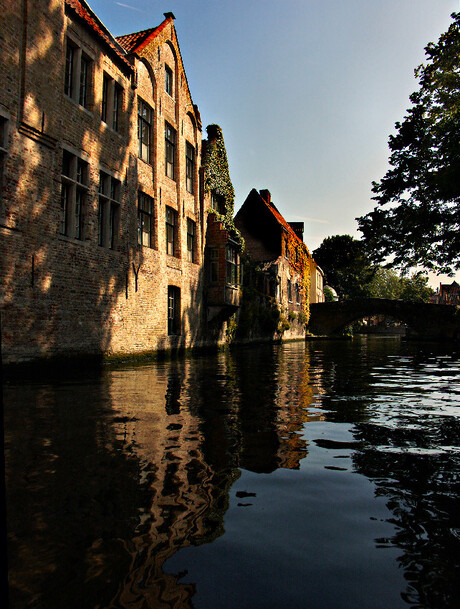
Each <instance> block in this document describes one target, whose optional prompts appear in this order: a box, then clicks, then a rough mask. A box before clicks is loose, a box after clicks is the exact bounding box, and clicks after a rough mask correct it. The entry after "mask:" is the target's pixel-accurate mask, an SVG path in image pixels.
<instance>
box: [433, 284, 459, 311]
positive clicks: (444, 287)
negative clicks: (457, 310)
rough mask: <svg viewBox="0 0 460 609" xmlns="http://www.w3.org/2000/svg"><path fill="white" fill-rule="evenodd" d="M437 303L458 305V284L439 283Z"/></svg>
mask: <svg viewBox="0 0 460 609" xmlns="http://www.w3.org/2000/svg"><path fill="white" fill-rule="evenodd" d="M437 301H438V304H450V305H460V285H459V284H458V283H457V282H456V281H453V282H452V283H450V284H449V283H441V284H440V285H439V292H438V295H437Z"/></svg>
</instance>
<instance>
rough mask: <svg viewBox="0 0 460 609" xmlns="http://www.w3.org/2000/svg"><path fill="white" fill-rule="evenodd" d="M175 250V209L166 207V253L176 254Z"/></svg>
mask: <svg viewBox="0 0 460 609" xmlns="http://www.w3.org/2000/svg"><path fill="white" fill-rule="evenodd" d="M176 250H177V211H175V210H174V209H172V208H171V207H167V208H166V253H167V254H169V255H170V256H176Z"/></svg>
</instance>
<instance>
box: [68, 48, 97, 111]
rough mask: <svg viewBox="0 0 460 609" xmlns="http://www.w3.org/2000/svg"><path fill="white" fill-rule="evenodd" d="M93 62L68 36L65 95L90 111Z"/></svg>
mask: <svg viewBox="0 0 460 609" xmlns="http://www.w3.org/2000/svg"><path fill="white" fill-rule="evenodd" d="M93 63H94V62H93V60H92V59H91V57H90V56H89V55H88V54H87V53H85V52H84V51H83V49H82V48H81V46H80V45H79V44H77V43H76V42H75V41H74V40H73V39H72V38H70V37H69V36H66V52H65V61H64V94H65V95H66V96H67V97H68V98H69V99H71V100H72V101H74V102H75V103H76V104H78V105H79V106H81V107H82V108H85V109H86V110H88V109H89V106H90V101H91V80H92V66H93Z"/></svg>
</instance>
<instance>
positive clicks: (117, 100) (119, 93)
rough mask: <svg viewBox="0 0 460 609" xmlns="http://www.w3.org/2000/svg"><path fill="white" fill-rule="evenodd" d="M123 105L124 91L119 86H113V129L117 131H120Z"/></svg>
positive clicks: (116, 84)
mask: <svg viewBox="0 0 460 609" xmlns="http://www.w3.org/2000/svg"><path fill="white" fill-rule="evenodd" d="M122 103H123V89H122V87H121V86H120V85H119V84H118V83H115V84H114V85H113V107H112V127H113V128H114V129H115V131H120V129H119V127H120V124H119V123H120V112H121V108H122Z"/></svg>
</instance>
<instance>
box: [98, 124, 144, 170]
mask: <svg viewBox="0 0 460 609" xmlns="http://www.w3.org/2000/svg"><path fill="white" fill-rule="evenodd" d="M109 129H110V127H109ZM115 133H117V132H116V131H115ZM137 159H138V160H139V161H142V162H143V163H144V165H148V166H149V167H151V168H152V169H153V163H151V162H150V161H146V160H145V159H143V158H142V157H141V156H138V157H137Z"/></svg>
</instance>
